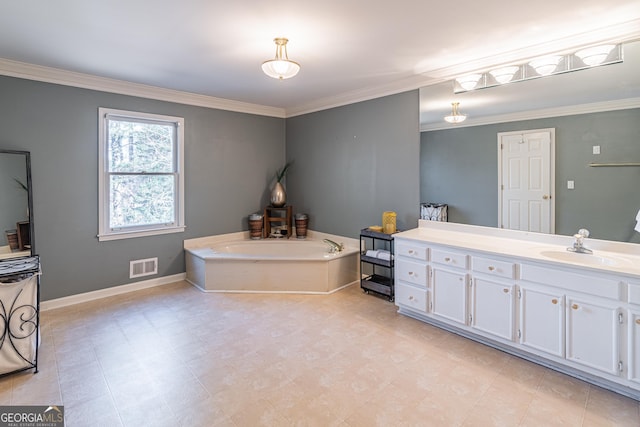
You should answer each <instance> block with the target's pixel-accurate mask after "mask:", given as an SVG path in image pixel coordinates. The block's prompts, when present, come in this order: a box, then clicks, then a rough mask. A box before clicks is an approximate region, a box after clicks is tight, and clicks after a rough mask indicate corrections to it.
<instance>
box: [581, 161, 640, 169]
mask: <svg viewBox="0 0 640 427" xmlns="http://www.w3.org/2000/svg"><path fill="white" fill-rule="evenodd" d="M589 166H591V167H592V168H599V167H603V166H640V162H632V163H589Z"/></svg>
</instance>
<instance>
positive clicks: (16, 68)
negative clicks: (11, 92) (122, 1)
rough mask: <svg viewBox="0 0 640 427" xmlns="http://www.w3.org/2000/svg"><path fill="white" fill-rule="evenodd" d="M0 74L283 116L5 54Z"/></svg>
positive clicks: (257, 107) (266, 109) (275, 109)
mask: <svg viewBox="0 0 640 427" xmlns="http://www.w3.org/2000/svg"><path fill="white" fill-rule="evenodd" d="M0 75H4V76H9V77H17V78H21V79H26V80H35V81H40V82H45V83H53V84H59V85H64V86H73V87H78V88H83V89H91V90H98V91H103V92H110V93H117V94H121V95H129V96H137V97H140V98H148V99H155V100H158V101H167V102H175V103H178V104H186V105H193V106H196V107H206V108H215V109H219V110H227V111H235V112H238V113H248V114H256V115H260V116H270V117H278V118H285V110H284V108H278V107H270V106H265V105H258V104H250V103H247V102H240V101H233V100H229V99H224V98H216V97H213V96H206V95H200V94H197V93H191V92H183V91H178V90H173V89H165V88H160V87H157V86H150V85H144V84H140V83H132V82H127V81H124V80H116V79H110V78H106V77H98V76H93V75H90V74H84V73H77V72H74V71H67V70H61V69H58V68H52V67H44V66H41V65H34V64H27V63H24V62H18V61H11V60H8V59H4V58H0Z"/></svg>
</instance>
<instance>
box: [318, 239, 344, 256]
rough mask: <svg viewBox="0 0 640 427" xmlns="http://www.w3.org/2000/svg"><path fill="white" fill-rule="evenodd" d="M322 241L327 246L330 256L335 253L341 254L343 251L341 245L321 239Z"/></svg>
mask: <svg viewBox="0 0 640 427" xmlns="http://www.w3.org/2000/svg"><path fill="white" fill-rule="evenodd" d="M322 241H323V242H324V243H326V244H327V245H329V253H331V254H332V253H335V252H342V251H343V250H344V244H343V243H336V242H334V241H333V240H329V239H322Z"/></svg>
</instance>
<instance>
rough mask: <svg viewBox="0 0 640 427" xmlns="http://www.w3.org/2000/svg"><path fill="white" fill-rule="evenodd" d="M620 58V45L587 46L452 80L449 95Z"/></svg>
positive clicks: (606, 62)
mask: <svg viewBox="0 0 640 427" xmlns="http://www.w3.org/2000/svg"><path fill="white" fill-rule="evenodd" d="M622 56H623V55H622V44H607V45H599V46H591V47H587V48H583V49H579V50H577V51H575V52H572V53H566V54H551V55H544V56H541V57H538V58H533V59H531V60H529V61H528V62H526V63H524V64H519V65H506V66H501V67H496V68H494V69H491V70H488V71H485V72H473V73H469V74H466V75H464V76H460V77H457V78H456V79H455V80H454V81H453V92H454V93H461V92H468V91H472V90H477V89H485V88H488V87H493V86H499V85H503V84H507V83H513V82H521V81H525V80H531V79H537V78H539V77H546V76H551V75H554V74H561V73H567V72H570V71H578V70H584V69H587V68H593V67H599V66H601V65H609V64H617V63H620V62H622V61H623V58H622Z"/></svg>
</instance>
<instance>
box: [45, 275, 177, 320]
mask: <svg viewBox="0 0 640 427" xmlns="http://www.w3.org/2000/svg"><path fill="white" fill-rule="evenodd" d="M186 278H187V273H179V274H174V275H171V276H164V277H157V278H154V279H149V280H143V281H141V282H135V283H130V284H127V285H120V286H114V287H111V288H105V289H99V290H97V291H91V292H85V293H82V294H77V295H70V296H68V297H62V298H56V299H52V300H48V301H42V302H41V303H40V311H47V310H53V309H56V308H62V307H67V306H70V305H75V304H80V303H83V302H88V301H94V300H97V299H101V298H107V297H111V296H115V295H121V294H126V293H129V292H134V291H139V290H142V289H147V288H153V287H156V286H163V285H168V284H169V283H175V282H180V281H182V280H185V279H186Z"/></svg>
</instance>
